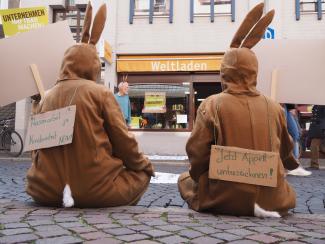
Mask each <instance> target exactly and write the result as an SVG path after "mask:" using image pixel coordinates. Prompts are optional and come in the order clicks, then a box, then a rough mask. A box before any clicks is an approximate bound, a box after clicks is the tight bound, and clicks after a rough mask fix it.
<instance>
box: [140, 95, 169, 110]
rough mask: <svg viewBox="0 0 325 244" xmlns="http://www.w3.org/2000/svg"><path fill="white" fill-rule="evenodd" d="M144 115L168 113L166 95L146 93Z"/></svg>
mask: <svg viewBox="0 0 325 244" xmlns="http://www.w3.org/2000/svg"><path fill="white" fill-rule="evenodd" d="M142 113H166V93H165V92H145V95H144V108H143V109H142Z"/></svg>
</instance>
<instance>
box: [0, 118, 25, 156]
mask: <svg viewBox="0 0 325 244" xmlns="http://www.w3.org/2000/svg"><path fill="white" fill-rule="evenodd" d="M12 120H13V119H7V120H3V121H2V122H0V127H2V128H1V130H0V150H1V151H5V152H6V154H8V155H10V156H13V157H18V156H19V155H20V154H21V153H22V151H23V139H22V138H21V136H20V135H19V134H18V132H17V131H15V130H14V129H12V128H10V126H9V123H10V121H12Z"/></svg>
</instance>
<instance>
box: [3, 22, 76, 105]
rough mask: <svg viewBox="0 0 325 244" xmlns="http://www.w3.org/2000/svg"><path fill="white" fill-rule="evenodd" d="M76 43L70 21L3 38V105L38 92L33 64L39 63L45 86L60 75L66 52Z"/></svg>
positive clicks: (47, 87) (48, 87)
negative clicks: (31, 66) (31, 65)
mask: <svg viewBox="0 0 325 244" xmlns="http://www.w3.org/2000/svg"><path fill="white" fill-rule="evenodd" d="M74 44H75V41H74V40H73V37H72V34H71V31H70V28H69V25H68V22H67V21H61V22H57V23H55V24H50V25H47V26H44V27H41V28H39V29H36V30H31V31H29V32H25V33H20V34H18V35H16V36H13V37H9V38H6V39H1V40H0V86H1V89H0V106H4V105H7V104H9V103H12V102H16V101H18V100H21V99H24V98H26V97H29V96H32V95H35V94H37V93H39V91H38V88H37V85H36V83H35V80H34V77H33V74H32V72H31V70H30V64H36V65H37V67H38V69H39V73H40V76H41V77H42V82H43V85H44V89H45V90H48V89H50V88H51V87H53V86H54V84H55V82H56V81H57V79H58V77H59V72H60V67H61V63H62V60H63V55H64V52H65V51H66V50H67V49H68V48H69V47H71V46H72V45H74Z"/></svg>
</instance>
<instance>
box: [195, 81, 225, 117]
mask: <svg viewBox="0 0 325 244" xmlns="http://www.w3.org/2000/svg"><path fill="white" fill-rule="evenodd" d="M193 90H194V108H195V110H194V111H195V117H196V111H197V109H198V107H199V106H200V104H201V102H202V101H204V99H206V98H207V97H209V96H211V95H214V94H217V93H220V92H222V89H221V83H220V82H193Z"/></svg>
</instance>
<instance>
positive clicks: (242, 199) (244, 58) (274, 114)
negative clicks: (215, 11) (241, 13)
mask: <svg viewBox="0 0 325 244" xmlns="http://www.w3.org/2000/svg"><path fill="white" fill-rule="evenodd" d="M263 7H264V5H263V3H262V4H259V5H257V6H256V7H255V8H254V9H253V10H252V11H251V12H250V13H249V14H248V15H247V17H246V18H245V20H244V21H243V23H242V25H241V26H240V28H239V30H238V31H237V33H236V35H235V37H234V38H233V40H232V43H231V45H230V47H231V49H230V50H229V51H227V52H226V54H225V56H224V59H223V62H222V65H221V78H222V82H223V83H224V84H225V85H226V87H227V88H226V89H225V90H224V91H223V92H222V93H221V94H218V95H213V96H210V97H208V98H207V99H206V100H205V101H204V102H202V104H201V105H200V107H199V109H198V112H197V118H196V122H195V126H194V129H193V131H192V134H191V136H190V138H189V140H188V142H187V145H186V150H187V154H188V157H189V161H190V164H191V168H190V170H189V172H188V173H183V174H182V175H181V176H180V178H179V181H178V186H179V191H180V193H181V196H182V197H183V199H184V200H185V201H186V202H187V203H188V205H189V207H190V208H192V209H194V210H196V211H210V212H214V213H218V214H230V215H248V216H253V215H254V204H255V203H257V204H258V205H259V206H260V207H262V208H263V209H265V210H268V211H277V212H279V213H281V214H284V213H286V212H287V211H288V209H290V208H293V207H295V201H296V196H295V192H294V190H293V189H292V188H291V187H290V186H289V185H288V183H287V181H286V180H285V178H284V167H285V168H287V169H289V170H292V169H295V168H297V167H298V163H297V162H296V160H295V159H294V157H293V155H292V147H293V145H292V142H291V139H290V137H289V134H288V131H287V128H286V120H285V117H284V112H283V111H282V108H281V107H280V105H279V104H278V103H276V102H274V101H272V100H270V99H268V98H266V97H264V96H263V95H261V94H260V93H259V92H258V91H257V90H256V78H257V71H258V62H257V59H256V56H255V54H254V53H253V52H252V51H251V50H250V48H252V47H253V46H254V45H255V44H256V43H257V42H258V41H259V40H260V39H261V38H262V36H263V34H264V32H265V29H266V27H267V26H268V25H269V23H270V22H271V21H272V19H273V16H274V11H270V12H269V13H268V14H266V15H265V16H264V17H263V18H261V16H262V13H263ZM252 28H253V29H252ZM251 29H252V30H251ZM268 117H269V120H268ZM215 118H217V119H216V120H215ZM218 121H219V122H218ZM268 121H270V124H269V123H268ZM214 128H216V136H217V137H219V139H220V137H222V140H221V144H222V145H224V146H233V147H240V148H247V149H253V150H263V151H274V152H279V154H280V157H281V160H282V163H283V165H282V163H280V165H279V168H278V185H277V187H275V188H273V187H265V186H257V185H250V184H243V183H235V182H228V181H221V180H212V179H209V178H208V170H209V158H210V148H211V145H212V144H214ZM269 128H270V129H269ZM283 166H284V167H283Z"/></svg>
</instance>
